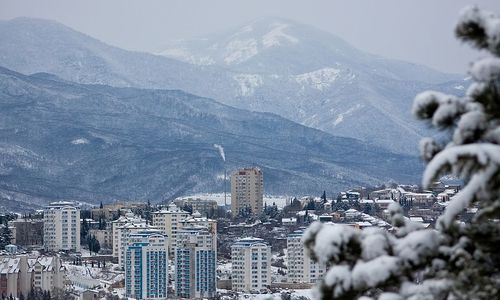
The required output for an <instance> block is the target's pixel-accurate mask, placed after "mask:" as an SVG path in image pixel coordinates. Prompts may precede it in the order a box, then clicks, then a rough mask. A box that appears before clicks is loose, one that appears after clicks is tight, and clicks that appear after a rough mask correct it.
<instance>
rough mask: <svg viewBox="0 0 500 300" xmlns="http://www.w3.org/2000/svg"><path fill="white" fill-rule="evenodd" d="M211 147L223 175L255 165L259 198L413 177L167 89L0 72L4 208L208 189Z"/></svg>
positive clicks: (306, 134) (287, 125) (293, 127)
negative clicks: (261, 186)
mask: <svg viewBox="0 0 500 300" xmlns="http://www.w3.org/2000/svg"><path fill="white" fill-rule="evenodd" d="M214 144H219V145H222V146H223V147H224V149H225V154H226V158H227V161H226V167H227V169H228V170H229V171H231V170H233V169H236V168H238V167H242V166H253V165H257V166H260V167H261V168H262V169H263V171H264V178H265V191H266V193H271V194H288V195H296V194H303V193H318V192H319V191H323V190H327V191H329V192H331V193H333V192H334V191H339V190H340V189H344V188H347V187H352V186H357V185H366V184H377V183H381V182H384V181H387V180H390V179H393V180H398V181H401V182H415V181H417V180H418V177H419V174H420V173H421V171H422V165H421V163H420V162H419V160H418V159H417V158H416V157H411V156H405V155H401V154H395V153H392V152H389V151H387V150H385V149H383V148H378V147H375V146H371V145H367V144H366V143H364V142H361V141H359V140H355V139H351V138H342V137H334V136H332V135H330V134H327V133H324V132H322V131H319V130H316V129H312V128H308V127H305V126H302V125H300V124H296V123H294V122H291V121H289V120H287V119H284V118H282V117H279V116H277V115H274V114H270V113H258V112H250V111H246V110H242V109H237V108H232V107H230V106H226V105H224V104H220V103H218V102H216V101H214V100H211V99H208V98H202V97H198V96H194V95H192V94H188V93H185V92H182V91H179V90H148V89H137V88H116V87H110V86H105V85H83V84H77V83H73V82H70V81H65V80H63V79H59V78H58V77H56V76H54V75H50V74H46V73H40V74H33V75H30V76H26V75H22V74H20V73H17V72H14V71H11V70H9V69H5V68H0V199H1V200H3V201H1V204H2V205H3V206H4V207H5V206H7V207H8V206H13V205H14V206H17V207H27V206H33V205H34V204H35V203H37V204H38V205H41V204H43V203H44V202H46V201H50V200H55V199H72V200H79V201H87V202H91V203H98V202H99V201H101V200H103V201H108V200H113V199H122V200H123V199H127V200H128V199H130V200H139V199H140V200H144V199H150V200H152V201H160V200H164V199H171V198H172V197H175V196H178V195H182V194H185V193H191V192H199V191H204V192H220V191H221V190H222V186H223V182H222V180H221V175H222V174H223V170H224V162H223V161H222V159H221V156H220V154H219V150H218V149H217V148H216V147H215V146H214ZM16 201H17V202H16Z"/></svg>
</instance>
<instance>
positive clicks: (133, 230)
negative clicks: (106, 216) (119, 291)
mask: <svg viewBox="0 0 500 300" xmlns="http://www.w3.org/2000/svg"><path fill="white" fill-rule="evenodd" d="M118 231H119V235H118V265H119V266H120V267H122V268H123V267H125V255H126V251H127V248H128V246H130V245H131V243H133V242H134V241H133V239H132V237H133V236H134V235H135V234H138V233H143V234H146V233H147V234H161V235H163V232H162V231H161V230H160V229H158V228H156V227H154V226H151V225H148V224H146V223H139V224H125V225H123V226H120V227H118ZM163 236H165V235H163Z"/></svg>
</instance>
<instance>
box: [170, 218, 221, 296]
mask: <svg viewBox="0 0 500 300" xmlns="http://www.w3.org/2000/svg"><path fill="white" fill-rule="evenodd" d="M216 272H217V241H216V238H215V235H214V234H213V233H212V232H210V230H209V229H208V228H207V227H206V226H202V225H193V224H190V225H186V226H185V227H184V228H183V229H182V230H180V231H179V232H178V234H177V248H176V249H175V283H176V288H175V293H176V296H177V297H178V298H186V299H206V298H214V297H215V292H216V283H217V282H216V280H217V278H216V274H217V273H216Z"/></svg>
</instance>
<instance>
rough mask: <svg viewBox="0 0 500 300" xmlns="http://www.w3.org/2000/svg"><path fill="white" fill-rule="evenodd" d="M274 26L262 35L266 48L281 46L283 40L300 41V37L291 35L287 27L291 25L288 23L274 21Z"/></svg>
mask: <svg viewBox="0 0 500 300" xmlns="http://www.w3.org/2000/svg"><path fill="white" fill-rule="evenodd" d="M272 26H273V28H272V29H271V30H270V31H269V32H268V33H266V34H264V36H263V37H262V45H263V46H264V48H269V47H273V46H279V45H281V43H283V42H290V43H298V42H299V39H298V38H296V37H294V36H292V35H289V34H287V33H286V32H285V29H286V28H288V27H289V26H290V25H289V24H286V23H274V24H272Z"/></svg>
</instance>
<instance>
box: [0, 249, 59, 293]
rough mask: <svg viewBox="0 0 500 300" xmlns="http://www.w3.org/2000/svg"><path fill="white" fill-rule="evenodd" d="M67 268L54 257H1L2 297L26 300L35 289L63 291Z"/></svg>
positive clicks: (0, 289) (0, 291)
mask: <svg viewBox="0 0 500 300" xmlns="http://www.w3.org/2000/svg"><path fill="white" fill-rule="evenodd" d="M65 281H66V268H65V267H63V265H62V261H61V259H60V258H58V257H54V256H42V257H36V258H29V257H28V256H27V255H16V256H4V257H0V295H1V296H2V297H10V296H11V295H12V297H14V298H19V297H20V296H21V295H23V296H24V297H25V298H26V296H28V293H29V292H30V291H31V290H32V289H33V288H39V289H41V290H43V291H53V290H54V289H56V288H58V289H63V288H64V287H65Z"/></svg>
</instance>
